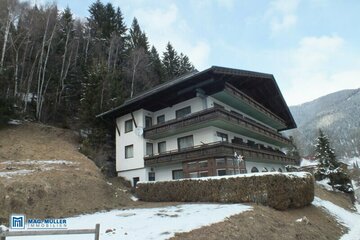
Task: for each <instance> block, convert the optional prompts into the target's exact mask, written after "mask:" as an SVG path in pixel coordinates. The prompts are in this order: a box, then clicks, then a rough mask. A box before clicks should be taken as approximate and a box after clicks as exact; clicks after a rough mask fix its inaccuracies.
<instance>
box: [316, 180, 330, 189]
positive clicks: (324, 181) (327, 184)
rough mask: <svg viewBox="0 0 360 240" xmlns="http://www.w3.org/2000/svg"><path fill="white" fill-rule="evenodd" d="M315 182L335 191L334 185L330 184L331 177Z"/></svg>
mask: <svg viewBox="0 0 360 240" xmlns="http://www.w3.org/2000/svg"><path fill="white" fill-rule="evenodd" d="M315 182H316V184H318V185H320V186H321V187H323V188H325V189H326V190H328V191H334V190H333V188H332V186H331V185H330V184H329V182H330V179H328V178H325V179H323V180H321V181H315Z"/></svg>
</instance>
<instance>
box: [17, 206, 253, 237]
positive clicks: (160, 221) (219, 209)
mask: <svg viewBox="0 0 360 240" xmlns="http://www.w3.org/2000/svg"><path fill="white" fill-rule="evenodd" d="M249 210H252V207H250V206H246V205H243V204H181V205H177V206H169V207H162V208H143V209H128V210H113V211H110V212H99V213H94V214H88V215H81V216H78V217H73V218H67V223H68V224H67V225H68V227H69V229H84V228H94V227H95V224H97V223H99V224H100V239H101V240H115V239H122V240H129V239H134V240H141V239H149V240H151V239H156V240H163V239H169V238H171V237H173V236H174V235H175V233H177V232H189V231H191V230H193V229H197V228H200V227H203V226H207V225H210V224H213V223H217V222H221V221H224V220H225V219H226V218H228V217H230V216H232V215H235V214H239V213H242V212H245V211H249ZM109 229H111V230H112V231H111V233H110V231H108V230H109ZM106 231H107V232H108V233H106ZM92 238H93V236H90V235H58V236H31V237H22V238H21V239H22V240H35V239H36V240H38V239H44V240H45V239H46V240H88V239H92Z"/></svg>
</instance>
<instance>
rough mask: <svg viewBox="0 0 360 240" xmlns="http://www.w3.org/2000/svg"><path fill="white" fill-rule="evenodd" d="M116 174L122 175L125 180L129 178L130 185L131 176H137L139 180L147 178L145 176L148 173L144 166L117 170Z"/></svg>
mask: <svg viewBox="0 0 360 240" xmlns="http://www.w3.org/2000/svg"><path fill="white" fill-rule="evenodd" d="M118 176H119V177H123V178H125V179H126V180H129V181H130V182H131V185H132V186H133V178H135V177H138V178H139V180H140V181H147V180H148V177H147V176H148V174H147V170H146V168H141V169H134V170H129V171H122V172H118Z"/></svg>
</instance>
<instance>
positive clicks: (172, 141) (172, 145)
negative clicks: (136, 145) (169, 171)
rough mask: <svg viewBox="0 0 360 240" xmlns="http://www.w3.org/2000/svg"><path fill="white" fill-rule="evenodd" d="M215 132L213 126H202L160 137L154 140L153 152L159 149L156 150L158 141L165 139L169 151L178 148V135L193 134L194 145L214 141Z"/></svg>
mask: <svg viewBox="0 0 360 240" xmlns="http://www.w3.org/2000/svg"><path fill="white" fill-rule="evenodd" d="M215 134H216V131H215V128H214V127H207V128H202V129H199V130H195V131H192V132H186V133H181V134H177V135H173V136H171V137H167V138H161V139H158V140H156V141H154V154H158V153H159V151H158V143H159V142H163V141H166V151H171V150H177V149H178V145H177V139H178V138H180V137H185V136H189V135H193V136H194V146H195V145H201V144H203V143H211V142H216V141H217V138H216V135H215ZM148 142H149V141H148Z"/></svg>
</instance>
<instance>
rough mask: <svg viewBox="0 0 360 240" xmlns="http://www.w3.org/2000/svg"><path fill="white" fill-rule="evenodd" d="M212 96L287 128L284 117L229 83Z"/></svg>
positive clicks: (270, 124) (273, 125)
mask: <svg viewBox="0 0 360 240" xmlns="http://www.w3.org/2000/svg"><path fill="white" fill-rule="evenodd" d="M212 96H213V97H214V98H216V99H218V100H220V101H222V102H224V103H226V104H228V105H230V106H232V107H234V108H241V111H242V112H244V113H246V114H248V115H249V116H252V117H254V118H256V119H259V120H260V121H262V122H265V123H267V124H268V125H269V126H271V127H273V128H275V129H284V128H286V123H285V121H284V120H283V119H281V118H280V117H278V116H277V115H276V114H274V113H273V112H271V111H270V110H269V109H267V108H266V107H264V106H263V105H262V104H260V103H258V102H257V101H255V100H254V99H252V98H251V97H249V96H248V95H246V94H245V93H243V92H242V91H240V90H239V89H237V88H236V87H234V86H232V85H231V84H229V83H226V84H225V88H224V90H223V91H221V92H218V93H216V94H214V95H212Z"/></svg>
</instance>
